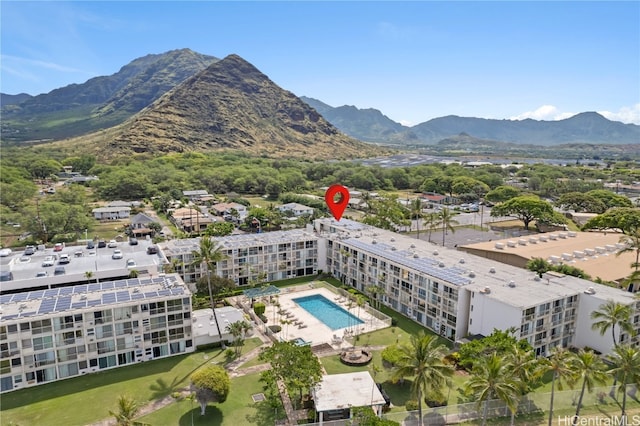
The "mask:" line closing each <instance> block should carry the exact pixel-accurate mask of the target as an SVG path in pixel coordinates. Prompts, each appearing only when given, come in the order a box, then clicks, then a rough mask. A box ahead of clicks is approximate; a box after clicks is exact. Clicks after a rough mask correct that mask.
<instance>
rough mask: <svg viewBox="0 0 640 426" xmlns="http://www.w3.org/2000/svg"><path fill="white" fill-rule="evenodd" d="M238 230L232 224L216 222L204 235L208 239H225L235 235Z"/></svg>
mask: <svg viewBox="0 0 640 426" xmlns="http://www.w3.org/2000/svg"><path fill="white" fill-rule="evenodd" d="M235 229H236V227H235V226H233V223H230V222H214V223H212V224H210V225H208V226H207V229H206V230H205V231H204V235H205V236H207V237H224V236H227V235H231V234H233V231H234V230H235Z"/></svg>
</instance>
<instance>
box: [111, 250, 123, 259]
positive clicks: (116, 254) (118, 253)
mask: <svg viewBox="0 0 640 426" xmlns="http://www.w3.org/2000/svg"><path fill="white" fill-rule="evenodd" d="M111 258H112V259H122V250H114V251H113V254H112V255H111Z"/></svg>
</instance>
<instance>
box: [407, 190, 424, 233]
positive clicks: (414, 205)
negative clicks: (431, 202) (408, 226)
mask: <svg viewBox="0 0 640 426" xmlns="http://www.w3.org/2000/svg"><path fill="white" fill-rule="evenodd" d="M409 211H410V215H411V219H415V220H416V229H417V231H418V232H417V236H416V237H417V238H418V239H420V222H422V219H423V218H424V214H423V213H422V200H421V199H420V198H419V197H418V198H414V199H413V200H411V202H410V203H409Z"/></svg>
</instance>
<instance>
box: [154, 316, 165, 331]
mask: <svg viewBox="0 0 640 426" xmlns="http://www.w3.org/2000/svg"><path fill="white" fill-rule="evenodd" d="M150 324H151V330H157V329H159V328H165V327H166V326H167V319H166V318H165V317H155V318H151V320H150Z"/></svg>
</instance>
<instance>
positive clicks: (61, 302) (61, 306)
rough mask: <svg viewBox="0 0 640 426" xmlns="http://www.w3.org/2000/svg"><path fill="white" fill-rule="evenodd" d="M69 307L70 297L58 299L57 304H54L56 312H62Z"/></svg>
mask: <svg viewBox="0 0 640 426" xmlns="http://www.w3.org/2000/svg"><path fill="white" fill-rule="evenodd" d="M70 307H71V297H70V296H66V297H58V303H56V309H55V310H56V311H64V310H67V309H69V308H70Z"/></svg>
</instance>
